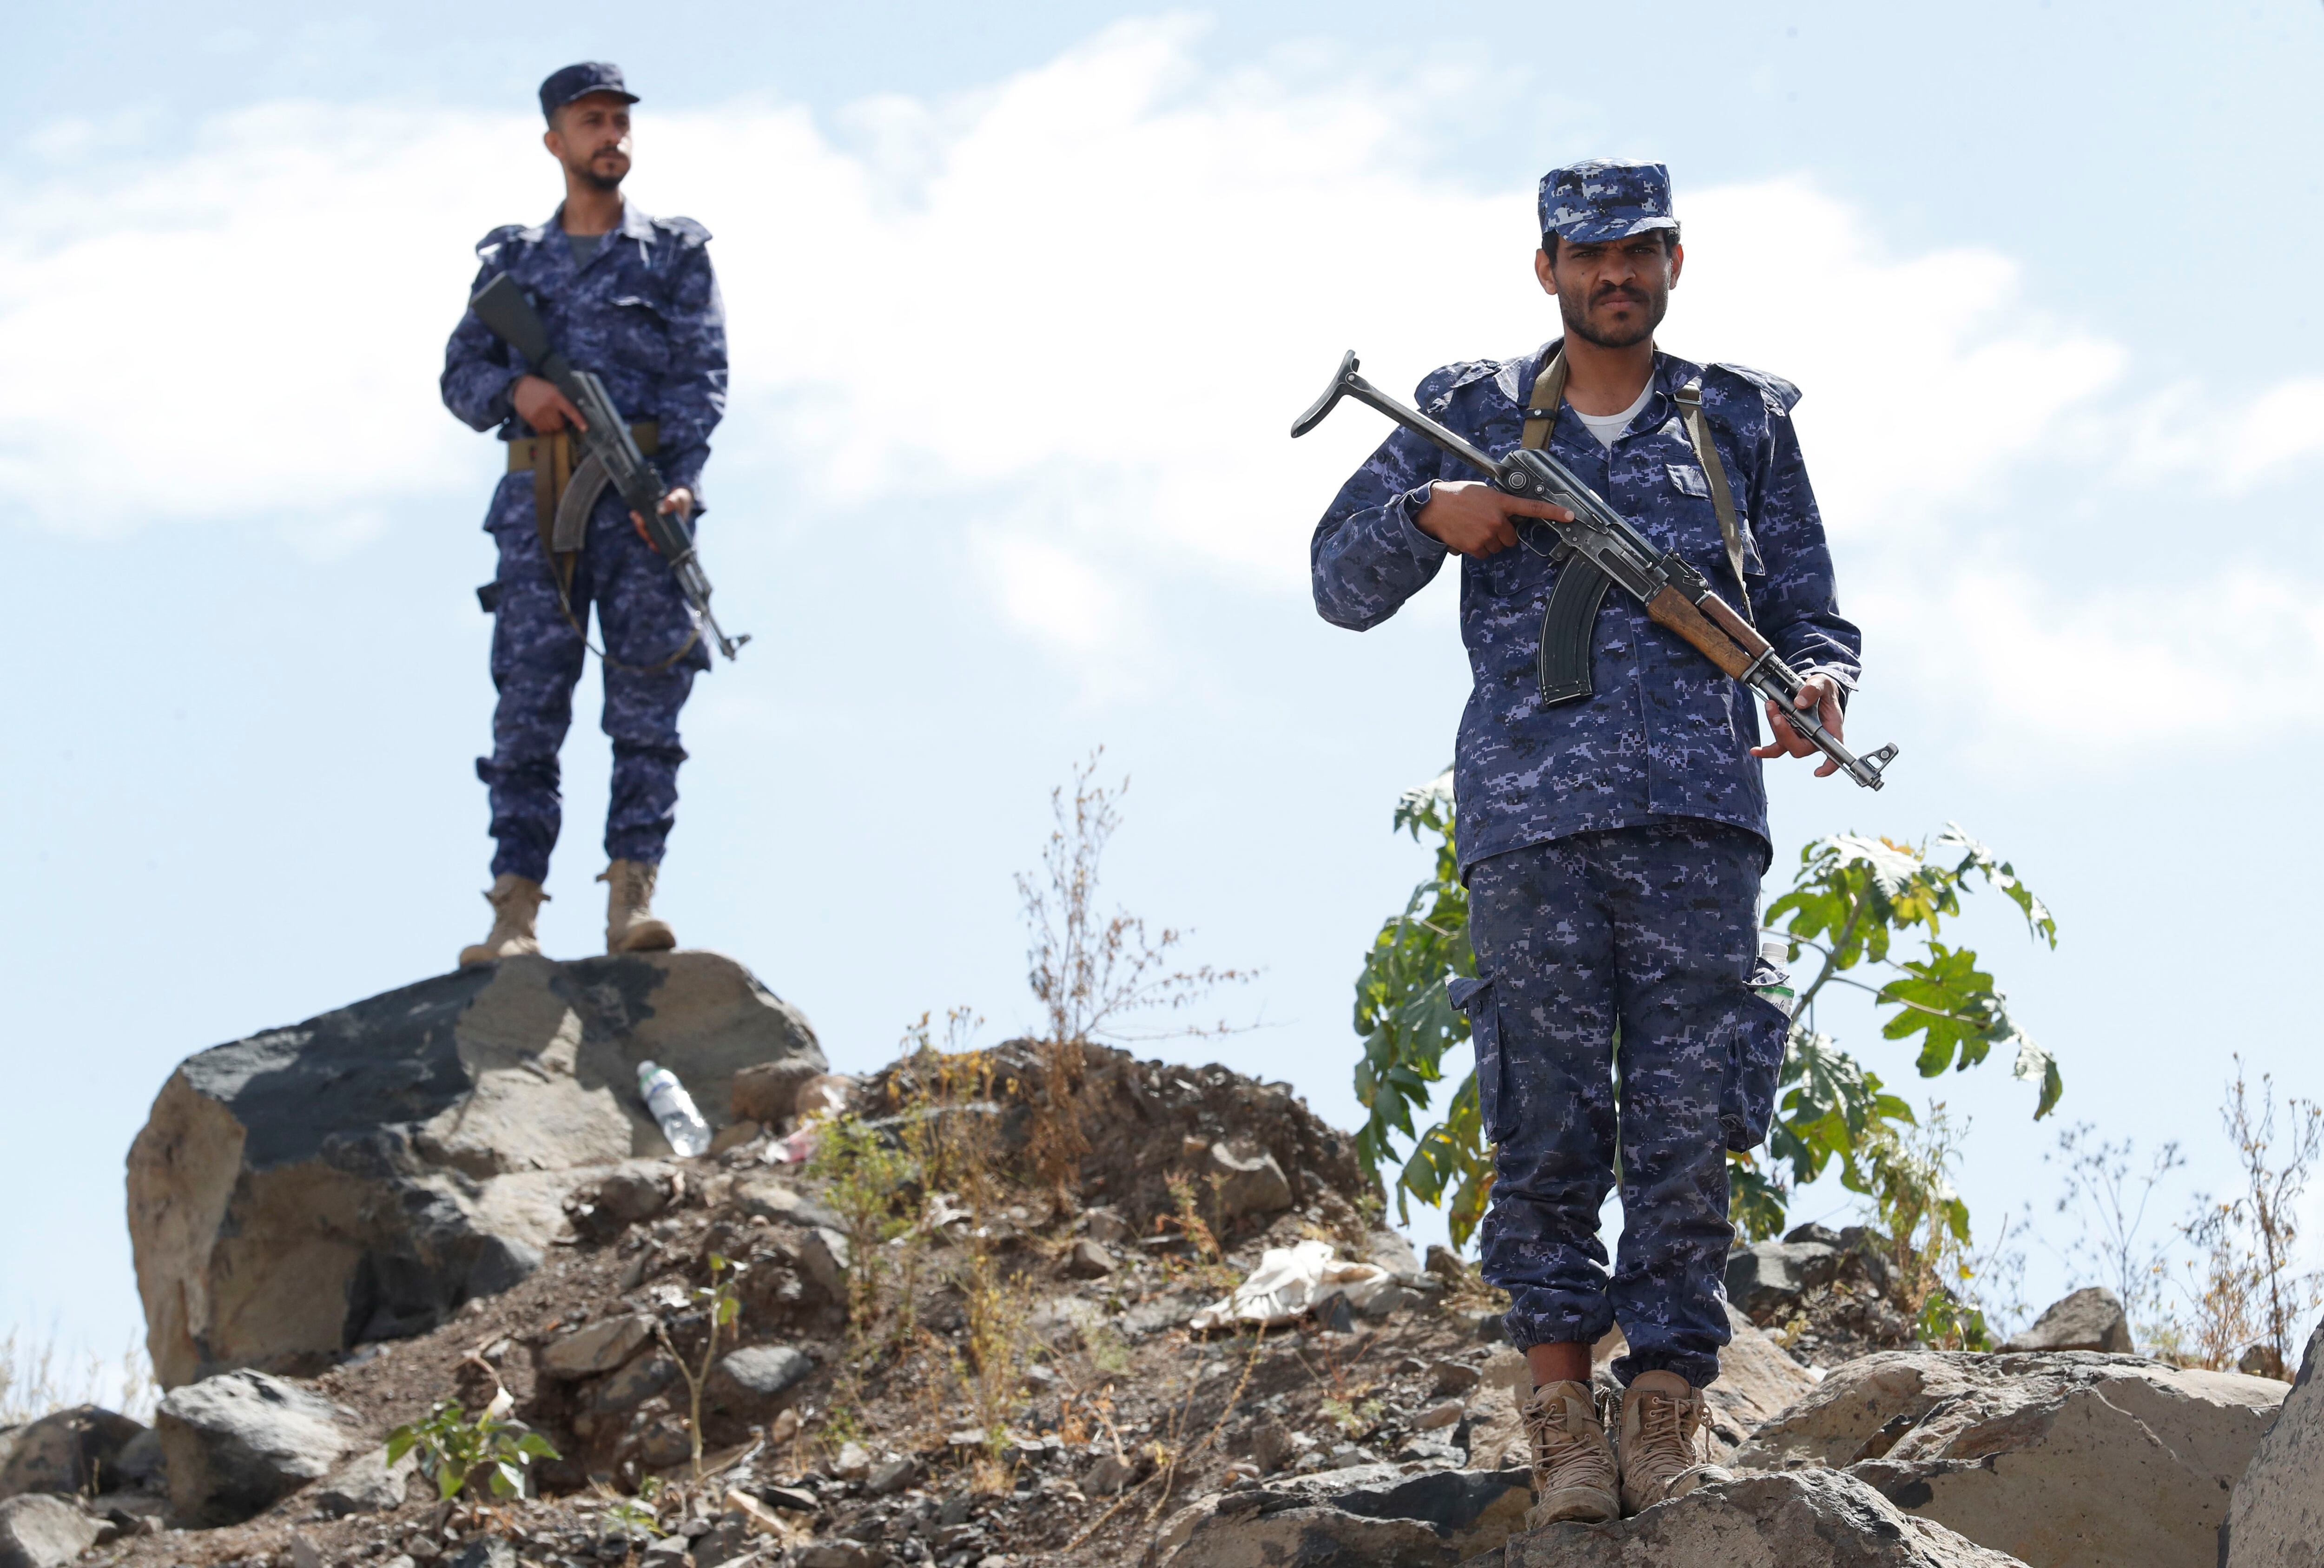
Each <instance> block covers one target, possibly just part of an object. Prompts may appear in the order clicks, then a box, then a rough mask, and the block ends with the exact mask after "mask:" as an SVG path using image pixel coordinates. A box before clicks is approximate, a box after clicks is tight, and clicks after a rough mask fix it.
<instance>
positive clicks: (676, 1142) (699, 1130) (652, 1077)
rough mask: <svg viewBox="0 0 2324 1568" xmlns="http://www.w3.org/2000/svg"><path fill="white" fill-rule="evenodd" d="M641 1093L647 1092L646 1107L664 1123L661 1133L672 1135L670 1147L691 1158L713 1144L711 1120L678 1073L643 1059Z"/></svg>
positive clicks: (669, 1137) (669, 1136)
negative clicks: (682, 1082) (699, 1109)
mask: <svg viewBox="0 0 2324 1568" xmlns="http://www.w3.org/2000/svg"><path fill="white" fill-rule="evenodd" d="M638 1093H640V1094H641V1095H643V1096H645V1102H646V1109H647V1110H649V1111H652V1112H653V1115H654V1120H655V1121H659V1122H660V1123H661V1135H662V1136H663V1137H664V1138H667V1139H669V1146H670V1148H673V1149H676V1150H677V1151H678V1153H679V1154H682V1155H686V1156H687V1157H689V1158H690V1157H692V1156H694V1155H697V1154H700V1153H702V1152H703V1151H705V1149H707V1148H709V1147H710V1124H709V1123H708V1122H706V1121H703V1120H702V1112H701V1111H696V1109H695V1108H694V1096H693V1095H691V1094H688V1093H687V1092H686V1085H685V1084H681V1083H679V1082H678V1075H677V1074H675V1073H673V1072H671V1071H670V1070H669V1068H668V1067H658V1066H656V1065H654V1064H653V1063H651V1062H640V1063H639V1064H638Z"/></svg>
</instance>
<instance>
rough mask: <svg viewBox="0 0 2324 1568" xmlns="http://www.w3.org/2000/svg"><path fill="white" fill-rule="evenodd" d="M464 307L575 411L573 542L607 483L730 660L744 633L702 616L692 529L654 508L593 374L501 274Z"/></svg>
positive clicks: (702, 584)
mask: <svg viewBox="0 0 2324 1568" xmlns="http://www.w3.org/2000/svg"><path fill="white" fill-rule="evenodd" d="M468 309H471V310H474V311H475V313H476V319H477V320H479V321H481V322H483V323H484V325H485V326H486V327H490V328H492V331H493V336H495V337H498V338H499V339H500V340H501V341H502V342H503V343H505V344H507V345H508V346H510V347H511V348H513V349H515V350H516V351H517V352H518V353H519V354H521V355H524V357H525V360H526V362H527V363H528V364H530V365H531V366H532V368H533V370H534V372H535V373H536V374H539V375H542V376H545V377H547V378H548V379H549V382H550V383H553V384H554V385H555V386H556V388H557V390H558V392H563V393H564V394H565V396H566V398H567V400H568V401H570V402H571V403H572V404H573V406H574V407H575V408H576V409H578V410H581V419H582V421H583V429H582V430H581V442H582V445H583V447H585V448H586V451H587V452H588V457H587V458H586V460H585V461H584V462H583V463H582V464H581V465H580V466H578V467H577V468H576V469H575V470H574V474H573V478H572V481H571V483H570V485H569V487H568V493H569V494H571V495H573V496H574V497H575V499H576V502H577V504H576V506H575V508H574V511H575V513H576V516H575V518H574V519H573V522H574V524H575V525H576V527H575V532H576V540H575V543H576V545H577V543H578V538H577V533H578V525H580V524H586V521H588V509H589V508H590V507H591V506H592V505H594V504H595V502H596V498H597V493H598V491H599V490H600V489H602V488H603V487H604V486H605V485H607V484H611V485H612V486H613V489H614V490H615V491H616V492H618V493H620V495H621V497H622V502H623V503H625V504H627V505H628V507H629V509H630V510H631V511H632V512H635V513H637V515H638V516H639V517H641V518H643V519H644V520H645V525H646V533H647V535H648V536H649V537H650V539H651V540H653V548H654V549H655V551H656V552H657V553H659V555H660V557H661V558H662V559H663V560H664V561H666V562H668V563H669V569H670V573H671V575H672V576H675V577H677V578H678V592H679V593H681V594H683V595H686V602H687V604H690V605H692V606H693V607H694V612H695V613H696V614H697V615H700V616H701V617H702V623H703V624H704V625H705V626H707V627H709V628H710V635H711V636H712V637H714V638H715V639H717V641H718V651H719V652H721V653H723V654H724V655H725V656H726V657H727V659H729V660H732V659H733V657H734V650H736V649H738V648H740V647H742V644H743V643H745V642H748V641H750V640H751V636H750V633H749V632H744V633H743V634H742V636H740V637H729V636H727V635H726V633H725V632H724V631H723V630H721V629H720V627H719V625H718V617H717V616H715V615H714V614H712V613H710V578H709V576H708V575H707V574H705V572H704V571H703V569H702V562H701V560H700V558H698V557H696V554H695V550H694V530H692V529H691V528H689V527H688V526H687V520H686V519H685V517H683V516H682V515H680V514H679V513H678V512H663V511H662V510H661V500H662V497H663V496H665V495H667V494H669V485H668V484H664V483H663V482H662V477H661V470H660V469H659V468H657V467H655V466H654V465H653V463H652V461H651V460H650V459H649V458H648V457H646V455H645V454H644V453H642V452H641V451H639V450H638V443H637V440H636V438H634V437H632V435H631V434H630V426H629V421H628V420H624V419H622V413H621V410H619V409H617V408H615V407H614V406H613V398H612V397H611V396H609V395H608V394H607V393H606V391H605V383H604V382H602V381H600V380H598V379H597V377H596V375H595V373H593V372H590V371H586V370H583V369H582V368H581V367H580V366H578V365H576V364H574V363H573V362H572V361H571V360H569V359H567V358H566V357H565V355H562V354H560V353H558V351H557V349H556V347H555V346H552V345H551V344H550V343H549V328H548V327H544V326H542V325H541V321H540V316H539V313H538V312H537V311H535V310H534V309H533V308H532V301H531V300H528V299H526V298H525V297H524V291H523V290H522V289H520V288H518V287H517V284H516V280H515V279H513V278H512V277H510V276H509V275H508V274H507V273H506V272H495V273H494V274H493V279H492V281H490V282H488V283H486V284H485V285H484V287H483V288H481V289H479V290H477V291H476V292H475V298H474V299H472V300H469V301H468ZM593 465H594V466H595V472H592V466H593ZM565 510H566V509H565V508H564V507H563V506H560V507H558V514H559V515H558V539H559V541H560V542H559V544H558V548H559V549H563V548H565V547H564V545H563V543H562V540H563V539H564V537H565V534H566V532H567V519H566V517H565V515H564V513H565Z"/></svg>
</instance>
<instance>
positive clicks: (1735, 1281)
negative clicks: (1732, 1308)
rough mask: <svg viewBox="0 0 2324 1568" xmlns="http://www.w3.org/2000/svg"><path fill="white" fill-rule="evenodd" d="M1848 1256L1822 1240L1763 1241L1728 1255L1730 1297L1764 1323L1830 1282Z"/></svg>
mask: <svg viewBox="0 0 2324 1568" xmlns="http://www.w3.org/2000/svg"><path fill="white" fill-rule="evenodd" d="M1845 1256H1846V1254H1845V1253H1844V1252H1842V1251H1841V1250H1840V1248H1838V1247H1835V1246H1830V1245H1827V1244H1826V1243H1824V1242H1821V1241H1761V1242H1758V1243H1757V1244H1755V1245H1753V1246H1749V1247H1743V1248H1739V1249H1738V1250H1735V1251H1733V1252H1730V1253H1729V1254H1728V1255H1727V1299H1728V1300H1729V1301H1731V1302H1733V1303H1734V1304H1735V1305H1736V1306H1737V1307H1738V1308H1739V1309H1740V1310H1741V1311H1742V1313H1743V1314H1744V1315H1745V1316H1746V1317H1748V1318H1749V1319H1750V1320H1751V1321H1752V1322H1754V1323H1758V1324H1764V1323H1766V1322H1767V1321H1769V1320H1770V1319H1771V1318H1774V1317H1776V1316H1779V1315H1781V1314H1782V1313H1783V1312H1784V1310H1785V1309H1787V1308H1789V1307H1792V1306H1794V1305H1797V1304H1798V1302H1799V1300H1800V1298H1801V1297H1802V1296H1804V1295H1806V1294H1807V1292H1809V1291H1810V1290H1812V1289H1813V1288H1815V1287H1817V1286H1819V1285H1830V1284H1831V1282H1832V1280H1833V1279H1834V1278H1835V1277H1838V1275H1839V1273H1840V1261H1841V1259H1843V1258H1844V1257H1845Z"/></svg>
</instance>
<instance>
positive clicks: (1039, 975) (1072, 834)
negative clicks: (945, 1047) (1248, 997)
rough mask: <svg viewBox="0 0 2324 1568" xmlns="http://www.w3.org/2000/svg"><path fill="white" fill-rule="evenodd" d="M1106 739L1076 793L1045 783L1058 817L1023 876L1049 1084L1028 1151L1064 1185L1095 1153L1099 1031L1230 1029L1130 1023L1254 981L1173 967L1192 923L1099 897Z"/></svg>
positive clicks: (1112, 826)
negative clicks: (1157, 927) (1153, 920)
mask: <svg viewBox="0 0 2324 1568" xmlns="http://www.w3.org/2000/svg"><path fill="white" fill-rule="evenodd" d="M1103 754H1104V753H1103V752H1102V749H1101V750H1100V751H1098V752H1092V753H1091V754H1090V757H1089V760H1088V761H1085V762H1084V763H1083V764H1082V765H1081V766H1080V767H1078V768H1076V769H1075V770H1074V782H1073V793H1072V794H1071V796H1070V797H1069V796H1068V795H1067V794H1066V792H1065V788H1064V786H1062V785H1061V786H1059V787H1058V788H1057V789H1055V790H1053V791H1052V792H1051V793H1050V797H1049V809H1050V813H1051V816H1053V817H1054V819H1055V826H1053V827H1052V828H1051V829H1050V832H1049V839H1048V842H1047V844H1044V845H1043V846H1042V850H1041V869H1040V871H1039V872H1025V873H1023V874H1022V875H1020V876H1019V877H1018V879H1017V892H1018V896H1019V899H1022V900H1023V904H1024V909H1025V926H1026V931H1027V936H1028V944H1029V945H1028V949H1027V952H1026V955H1025V962H1026V979H1027V981H1028V983H1029V984H1030V985H1031V986H1032V989H1033V995H1034V998H1035V999H1036V1000H1037V1001H1039V1002H1040V1004H1041V1007H1042V1010H1043V1013H1044V1015H1045V1016H1044V1019H1043V1025H1042V1033H1041V1038H1040V1055H1041V1072H1042V1077H1043V1079H1044V1082H1043V1084H1042V1095H1041V1098H1040V1099H1039V1101H1038V1102H1037V1104H1036V1106H1035V1115H1034V1121H1033V1133H1032V1148H1031V1158H1032V1162H1033V1167H1034V1169H1035V1170H1036V1171H1037V1172H1038V1173H1039V1175H1040V1177H1041V1179H1042V1180H1043V1181H1046V1182H1047V1183H1048V1184H1049V1185H1050V1186H1051V1187H1052V1188H1053V1189H1055V1190H1056V1192H1058V1193H1059V1194H1064V1193H1065V1192H1067V1191H1069V1190H1070V1189H1071V1188H1072V1187H1073V1186H1074V1182H1075V1178H1076V1177H1078V1176H1079V1175H1080V1173H1081V1161H1082V1157H1083V1156H1084V1155H1085V1154H1087V1153H1088V1152H1089V1147H1090V1146H1089V1134H1088V1132H1087V1130H1085V1129H1084V1126H1083V1115H1082V1107H1081V1088H1082V1075H1083V1073H1084V1068H1085V1065H1086V1053H1087V1050H1088V1047H1089V1045H1090V1043H1091V1042H1092V1041H1093V1040H1111V1041H1115V1042H1124V1041H1128V1040H1132V1039H1148V1040H1150V1039H1156V1038H1170V1037H1173V1036H1179V1035H1205V1034H1222V1033H1226V1032H1229V1030H1228V1026H1227V1025H1226V1024H1224V1023H1223V1022H1222V1023H1219V1024H1217V1025H1212V1026H1204V1025H1199V1024H1183V1023H1182V1024H1178V1025H1176V1026H1175V1027H1172V1028H1164V1029H1160V1030H1157V1031H1155V1032H1154V1033H1151V1034H1137V1035H1133V1034H1130V1033H1128V1032H1126V1030H1125V1028H1124V1026H1125V1024H1126V1023H1127V1021H1128V1020H1129V1019H1130V1018H1131V1017H1132V1016H1133V1015H1137V1014H1151V1013H1155V1012H1162V1013H1184V1012H1185V1010H1187V1009H1189V1008H1191V1007H1193V1006H1194V1005H1196V1004H1197V1003H1199V1002H1200V1001H1202V1000H1203V998H1204V997H1206V996H1207V995H1209V994H1210V992H1211V991H1212V990H1213V988H1214V987H1217V986H1220V985H1223V984H1228V983H1231V982H1233V983H1240V982H1246V981H1249V980H1250V978H1251V976H1252V972H1250V971H1248V970H1235V969H1213V968H1210V967H1208V966H1207V965H1205V966H1203V967H1199V968H1194V969H1180V968H1176V967H1175V964H1176V960H1175V958H1174V957H1173V951H1174V950H1175V949H1176V947H1178V946H1179V945H1180V944H1182V943H1183V942H1184V941H1185V933H1184V932H1181V931H1176V930H1173V929H1168V928H1165V929H1164V930H1162V931H1161V932H1159V933H1153V932H1149V931H1148V929H1147V926H1146V922H1145V920H1144V919H1142V918H1139V917H1138V916H1136V915H1132V914H1130V913H1129V912H1128V911H1126V910H1122V909H1116V910H1114V911H1113V912H1112V913H1111V914H1110V915H1109V914H1105V913H1103V912H1102V911H1101V909H1100V908H1099V905H1098V878H1099V872H1100V868H1101V862H1102V861H1103V860H1104V858H1105V849H1106V845H1107V844H1108V843H1110V842H1111V840H1112V837H1113V835H1114V833H1115V830H1117V829H1118V828H1120V826H1121V809H1120V801H1121V797H1122V795H1123V793H1124V792H1125V791H1127V790H1128V789H1129V788H1130V782H1129V780H1128V779H1124V780H1122V782H1121V783H1120V784H1119V785H1116V786H1113V787H1111V788H1108V787H1107V786H1105V785H1102V784H1100V783H1098V782H1097V781H1096V779H1097V768H1098V761H1099V759H1100V758H1101V757H1102V755H1103Z"/></svg>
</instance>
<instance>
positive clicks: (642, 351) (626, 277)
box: [441, 202, 726, 503]
mask: <svg viewBox="0 0 2324 1568" xmlns="http://www.w3.org/2000/svg"><path fill="white" fill-rule="evenodd" d="M564 210H565V209H564V208H561V207H560V208H558V210H557V213H556V214H555V215H554V216H552V217H550V218H549V221H548V222H547V223H544V224H539V225H536V226H533V227H530V228H527V227H525V226H523V225H521V224H508V225H505V226H503V227H500V228H496V229H494V230H493V232H492V233H490V234H488V235H485V236H484V238H483V239H481V240H479V241H477V242H476V255H477V258H478V260H479V261H481V262H482V263H483V265H482V266H481V267H480V268H479V269H478V270H477V272H476V281H475V286H474V287H473V288H471V289H470V290H469V292H470V293H472V294H473V293H474V292H475V290H476V289H481V288H483V287H484V284H485V283H486V282H488V281H491V279H492V277H493V274H494V273H496V272H508V273H510V274H512V275H513V276H514V277H515V279H516V281H518V282H519V283H520V284H521V285H522V286H523V288H524V291H525V292H526V293H527V294H528V295H530V297H531V299H532V303H533V306H534V308H535V309H538V310H539V312H540V318H541V321H542V323H543V324H544V325H545V326H547V327H548V328H549V341H550V342H551V343H553V344H555V345H556V346H558V348H560V349H562V350H563V351H564V353H565V356H566V357H567V359H570V360H571V361H572V362H573V363H574V364H576V365H578V366H580V367H581V368H582V369H584V370H591V371H595V372H596V373H597V374H598V376H599V377H601V378H602V379H603V380H604V383H605V390H606V392H609V393H610V394H611V395H612V397H613V402H614V404H615V406H616V407H618V408H619V409H620V410H622V414H623V415H624V416H625V417H626V418H628V419H629V420H631V421H632V423H635V422H636V421H638V420H659V421H661V434H660V446H659V449H658V450H657V451H656V453H655V454H654V462H655V463H656V465H657V466H659V467H660V469H661V472H662V476H663V477H664V478H665V479H667V480H669V483H670V484H673V485H678V484H683V485H686V486H687V487H688V488H689V489H692V490H693V491H694V493H695V497H696V501H697V503H698V502H699V501H700V498H701V494H702V491H701V483H702V465H703V463H704V461H705V459H707V458H708V457H709V456H710V432H711V430H712V429H714V428H715V426H716V425H717V423H718V420H719V417H720V416H721V415H723V414H724V412H725V411H726V307H725V304H724V301H723V300H720V299H719V297H718V280H717V277H716V276H715V274H714V273H713V272H711V270H710V252H709V250H708V249H707V246H708V244H709V243H710V231H709V230H708V229H706V228H704V227H703V226H701V225H700V224H698V223H696V222H695V221H694V220H693V219H692V218H690V217H649V216H648V215H646V214H645V213H643V212H641V211H639V210H638V207H637V204H636V203H635V202H630V203H626V204H624V206H623V207H622V222H621V226H620V227H618V228H616V229H615V230H614V231H613V233H612V234H609V235H606V236H605V237H604V240H602V241H601V242H599V244H598V246H597V249H596V251H595V254H592V255H591V256H590V258H589V262H588V264H587V265H586V266H581V267H576V266H575V265H574V264H573V250H572V247H571V245H570V244H567V240H566V237H565V233H564V230H563V228H562V226H561V220H562V219H563V217H564ZM530 368H531V366H530V365H528V364H525V363H524V362H523V356H522V355H519V354H518V353H517V352H516V351H515V350H514V349H512V348H511V347H509V346H508V345H506V344H504V343H503V342H502V341H501V340H500V339H499V338H498V337H494V336H493V333H492V331H491V330H490V329H489V328H488V327H485V326H484V323H483V322H481V321H479V320H477V319H476V315H475V311H473V310H470V311H464V312H463V313H462V314H461V317H460V324H459V325H458V326H457V327H454V328H453V329H452V340H451V341H450V342H449V343H447V344H446V345H445V346H444V376H443V380H442V383H441V385H442V388H443V392H444V406H445V407H447V408H448V409H450V410H452V411H453V412H454V413H455V414H457V415H458V416H459V417H460V418H461V419H462V420H466V422H467V423H468V424H469V425H471V426H473V427H475V429H479V430H488V429H492V428H493V426H494V425H498V426H499V427H500V436H501V439H502V440H503V441H506V440H511V439H513V438H516V437H518V436H523V435H530V434H532V433H533V432H532V431H531V429H530V428H529V427H528V426H526V425H525V423H524V421H523V420H520V419H518V418H517V417H516V414H515V411H514V410H512V408H511V407H510V406H509V388H510V386H511V385H512V384H513V383H514V382H515V381H516V378H517V377H518V376H520V375H522V374H525V373H526V372H527V371H529V370H530Z"/></svg>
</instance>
